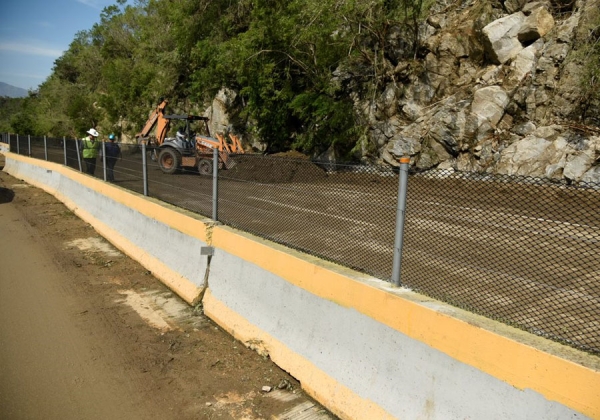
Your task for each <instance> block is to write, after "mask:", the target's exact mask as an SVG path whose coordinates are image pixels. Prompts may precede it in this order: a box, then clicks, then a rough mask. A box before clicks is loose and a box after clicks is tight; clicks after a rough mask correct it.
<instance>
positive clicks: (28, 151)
mask: <svg viewBox="0 0 600 420" xmlns="http://www.w3.org/2000/svg"><path fill="white" fill-rule="evenodd" d="M27 156H29V157H31V135H30V134H27Z"/></svg>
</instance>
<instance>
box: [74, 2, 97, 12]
mask: <svg viewBox="0 0 600 420" xmlns="http://www.w3.org/2000/svg"><path fill="white" fill-rule="evenodd" d="M77 2H79V3H81V4H85V5H86V6H89V7H92V8H94V9H98V10H100V9H102V6H101V5H100V4H99V3H100V1H99V0H77Z"/></svg>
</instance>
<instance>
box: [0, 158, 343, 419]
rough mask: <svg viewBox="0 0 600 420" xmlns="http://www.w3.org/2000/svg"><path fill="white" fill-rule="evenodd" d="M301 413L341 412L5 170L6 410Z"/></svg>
mask: <svg viewBox="0 0 600 420" xmlns="http://www.w3.org/2000/svg"><path fill="white" fill-rule="evenodd" d="M2 164H3V160H2V157H1V156H0V167H1V166H2ZM263 386H270V387H272V388H273V390H272V391H271V392H269V393H265V392H262V387H263ZM294 410H295V411H294ZM301 415H302V416H304V417H302V418H310V419H331V418H334V417H333V416H332V415H330V414H328V413H327V412H325V411H324V410H323V409H322V408H321V407H319V406H318V405H316V404H315V403H314V402H312V401H311V400H310V399H309V398H308V397H306V396H305V395H304V394H303V393H302V391H301V389H300V386H299V384H298V383H297V381H295V380H294V379H293V378H292V377H290V376H289V375H288V374H287V373H285V372H283V371H281V370H280V369H279V368H278V367H277V366H275V365H274V364H273V363H272V362H271V361H270V360H269V359H265V358H262V357H261V356H259V355H258V354H256V353H255V352H253V351H251V350H249V349H247V348H246V347H244V346H243V345H242V344H241V343H239V342H237V341H235V340H234V339H233V338H232V337H231V336H229V335H228V334H226V333H225V332H223V331H222V330H220V329H219V328H218V327H217V326H216V325H215V324H214V323H213V322H211V321H210V320H209V319H207V318H206V317H205V316H203V315H202V312H201V308H190V307H189V306H187V305H186V304H184V303H183V302H182V301H180V300H179V299H178V298H177V297H176V296H174V295H173V294H172V293H171V292H170V291H169V290H168V289H166V288H165V287H164V286H163V285H162V284H161V283H159V282H158V281H157V280H156V279H155V278H154V277H152V276H151V275H150V273H148V272H147V271H145V270H144V269H143V268H142V267H141V266H139V265H138V264H137V263H135V262H134V261H133V260H131V259H129V258H128V257H126V256H124V255H123V254H121V253H120V252H118V251H117V250H116V249H114V248H112V247H111V246H110V245H109V244H108V243H106V242H105V241H104V240H103V239H102V238H101V237H99V236H98V235H97V234H96V232H95V231H94V230H93V229H92V228H91V227H90V226H88V225H87V224H86V223H84V222H83V221H81V220H80V219H78V218H77V217H76V216H75V215H73V214H72V213H71V212H70V211H69V210H67V209H66V208H65V207H64V206H63V205H62V204H61V203H60V202H58V201H57V200H56V199H54V197H52V196H50V195H48V194H46V193H44V192H42V191H41V190H38V189H36V188H33V187H31V186H29V185H27V184H25V183H23V182H20V181H19V180H17V179H15V178H13V177H11V176H9V175H8V174H6V173H4V172H1V171H0V418H2V419H6V420H21V419H48V420H51V419H62V420H65V419H213V418H219V419H248V420H252V419H290V420H293V419H295V418H300V417H299V416H301Z"/></svg>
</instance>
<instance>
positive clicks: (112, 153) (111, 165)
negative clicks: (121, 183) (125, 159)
mask: <svg viewBox="0 0 600 420" xmlns="http://www.w3.org/2000/svg"><path fill="white" fill-rule="evenodd" d="M116 139H117V138H116V137H115V135H114V134H112V133H111V134H109V136H108V140H109V142H108V143H106V145H105V146H104V147H105V150H106V179H107V180H108V181H109V182H114V180H115V173H114V169H115V163H117V158H118V157H119V156H120V155H121V148H120V147H119V145H118V144H117V143H115V140H116Z"/></svg>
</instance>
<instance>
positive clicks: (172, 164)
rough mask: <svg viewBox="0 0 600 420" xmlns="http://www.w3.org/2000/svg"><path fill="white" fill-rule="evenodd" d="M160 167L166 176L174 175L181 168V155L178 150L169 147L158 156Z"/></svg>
mask: <svg viewBox="0 0 600 420" xmlns="http://www.w3.org/2000/svg"><path fill="white" fill-rule="evenodd" d="M158 166H160V170H161V171H163V172H164V173H166V174H174V173H175V172H176V171H177V169H179V166H181V153H179V152H178V151H177V150H175V149H173V148H171V147H167V148H166V149H163V150H161V151H160V153H159V154H158Z"/></svg>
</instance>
